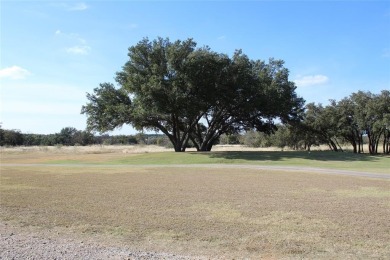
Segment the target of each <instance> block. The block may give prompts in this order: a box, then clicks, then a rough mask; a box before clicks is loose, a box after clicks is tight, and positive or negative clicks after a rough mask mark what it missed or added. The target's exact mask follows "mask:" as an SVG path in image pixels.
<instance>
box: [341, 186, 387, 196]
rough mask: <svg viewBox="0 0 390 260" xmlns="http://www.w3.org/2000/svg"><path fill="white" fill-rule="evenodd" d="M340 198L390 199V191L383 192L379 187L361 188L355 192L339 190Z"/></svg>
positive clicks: (354, 190)
mask: <svg viewBox="0 0 390 260" xmlns="http://www.w3.org/2000/svg"><path fill="white" fill-rule="evenodd" d="M336 193H337V194H338V195H339V196H343V197H351V198H386V197H387V198H390V190H382V189H379V188H377V187H360V188H359V189H353V190H337V191H336Z"/></svg>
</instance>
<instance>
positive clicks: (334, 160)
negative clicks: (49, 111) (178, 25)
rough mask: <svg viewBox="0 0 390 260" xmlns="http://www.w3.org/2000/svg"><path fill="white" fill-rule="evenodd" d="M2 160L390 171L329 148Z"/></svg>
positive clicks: (6, 158)
mask: <svg viewBox="0 0 390 260" xmlns="http://www.w3.org/2000/svg"><path fill="white" fill-rule="evenodd" d="M2 163H47V164H100V165H174V164H253V165H265V166H267V165H270V166H298V167H317V168H329V169H342V170H353V171H364V172H373V173H388V174H390V156H388V155H387V156H384V155H377V156H370V155H368V154H353V153H349V152H345V153H342V152H338V153H336V152H331V151H312V152H306V151H286V152H281V151H237V152H235V151H226V152H225V151H217V152H185V153H175V152H150V153H134V154H123V153H120V152H119V153H118V152H117V153H111V152H99V153H96V152H91V153H88V152H87V153H84V152H82V153H81V152H78V151H77V150H75V152H74V153H47V152H46V153H45V152H43V153H39V152H38V153H16V154H15V153H11V154H3V158H2Z"/></svg>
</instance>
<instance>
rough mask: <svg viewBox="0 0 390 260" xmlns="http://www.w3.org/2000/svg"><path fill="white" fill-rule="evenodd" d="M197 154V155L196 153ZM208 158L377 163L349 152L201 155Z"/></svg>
mask: <svg viewBox="0 0 390 260" xmlns="http://www.w3.org/2000/svg"><path fill="white" fill-rule="evenodd" d="M197 154H198V153H197ZM201 154H203V155H205V156H209V157H210V158H221V159H231V160H246V161H284V160H290V159H306V160H317V161H345V162H355V161H371V162H374V161H377V160H378V158H377V157H376V156H370V155H368V154H354V153H349V152H332V151H312V152H307V151H288V152H282V151H226V152H225V151H223V152H219V151H218V152H209V153H208V152H207V153H201Z"/></svg>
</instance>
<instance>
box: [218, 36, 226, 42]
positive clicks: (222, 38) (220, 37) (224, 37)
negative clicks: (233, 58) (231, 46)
mask: <svg viewBox="0 0 390 260" xmlns="http://www.w3.org/2000/svg"><path fill="white" fill-rule="evenodd" d="M217 39H218V40H220V41H222V40H225V39H226V36H225V35H221V36H219V37H218V38H217Z"/></svg>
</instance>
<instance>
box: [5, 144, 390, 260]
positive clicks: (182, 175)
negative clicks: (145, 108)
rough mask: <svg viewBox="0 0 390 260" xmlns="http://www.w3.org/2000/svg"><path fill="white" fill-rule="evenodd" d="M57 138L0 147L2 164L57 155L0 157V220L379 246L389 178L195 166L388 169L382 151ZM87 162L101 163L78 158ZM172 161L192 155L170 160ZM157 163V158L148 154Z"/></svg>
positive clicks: (325, 250)
mask: <svg viewBox="0 0 390 260" xmlns="http://www.w3.org/2000/svg"><path fill="white" fill-rule="evenodd" d="M67 149H68V148H66V149H65V148H62V149H58V150H53V151H50V150H46V149H42V150H34V151H16V150H13V151H6V152H2V158H1V162H2V164H5V163H15V164H23V163H43V164H47V163H50V164H56V163H57V164H59V165H58V166H55V165H50V167H47V166H45V165H38V166H36V167H30V166H25V167H23V166H4V165H3V166H1V175H0V181H1V182H0V183H1V185H0V198H1V200H0V203H1V221H3V222H6V223H9V224H12V225H15V226H19V227H22V228H23V227H25V228H26V227H34V228H36V229H49V230H57V231H58V230H61V232H65V233H69V234H72V235H74V236H76V237H80V238H83V237H84V238H86V237H88V238H96V239H99V240H100V241H102V243H109V244H114V245H119V246H120V245H127V246H131V247H133V248H137V249H142V250H152V251H163V252H171V253H179V254H184V255H193V256H208V257H211V258H226V259H232V258H251V259H259V258H264V259H282V258H297V259H298V258H299V259H301V258H308V259H357V258H358V259H369V258H370V259H372V258H377V259H389V258H390V245H389V243H388V241H390V224H389V215H390V181H388V180H377V179H371V178H360V177H349V176H334V175H325V174H316V173H302V172H283V171H269V170H258V169H257V170H256V169H250V168H242V169H240V168H222V167H221V168H218V167H212V168H204V167H197V166H196V164H205V163H213V164H215V163H217V164H222V163H232V162H233V163H234V164H240V163H245V164H267V165H297V166H307V165H309V166H315V167H328V168H343V169H359V170H360V171H362V170H364V171H365V170H371V171H373V172H388V169H387V168H386V165H390V164H388V163H389V157H382V156H378V157H369V156H365V155H360V156H356V155H353V154H334V153H327V152H312V153H310V154H308V153H300V152H298V153H295V152H277V151H265V152H264V151H263V152H261V151H240V152H232V151H229V152H227V151H218V152H213V153H185V154H181V153H180V154H177V153H166V152H157V153H154V152H150V151H148V152H145V151H137V152H134V153H124V152H123V150H115V151H114V150H110V151H108V150H100V151H88V152H86V151H81V150H71V149H70V150H67ZM69 151H70V152H69ZM60 163H61V164H64V163H72V164H73V166H72V167H67V166H66V165H60ZM92 163H93V164H100V165H98V166H95V167H84V165H78V164H92ZM176 163H177V164H192V165H191V167H183V168H180V167H170V166H169V165H172V166H173V165H174V164H176ZM113 164H115V165H117V164H120V165H128V167H111V165H113ZM159 164H165V165H167V166H165V167H158V166H153V165H159ZM145 165H148V167H146V166H145ZM348 165H349V166H348Z"/></svg>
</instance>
